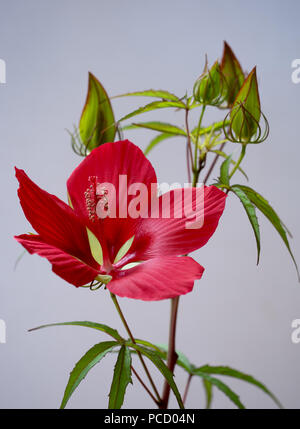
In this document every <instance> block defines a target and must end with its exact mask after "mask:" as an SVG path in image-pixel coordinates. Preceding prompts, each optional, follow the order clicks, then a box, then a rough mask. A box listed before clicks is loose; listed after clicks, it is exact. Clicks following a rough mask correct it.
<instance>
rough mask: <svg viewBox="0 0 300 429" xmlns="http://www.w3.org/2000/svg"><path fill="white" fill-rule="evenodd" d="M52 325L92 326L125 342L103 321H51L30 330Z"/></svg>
mask: <svg viewBox="0 0 300 429" xmlns="http://www.w3.org/2000/svg"><path fill="white" fill-rule="evenodd" d="M52 326H82V327H85V328H92V329H96V330H97V331H102V332H106V334H108V335H110V336H111V337H113V338H114V339H115V340H117V341H119V342H120V343H123V342H124V339H123V338H122V337H121V336H120V334H119V333H118V331H117V330H116V329H113V328H110V327H109V326H107V325H102V324H101V323H95V322H87V321H83V322H62V323H50V324H48V325H41V326H37V327H36V328H32V329H29V332H31V331H37V330H38V329H42V328H49V327H52Z"/></svg>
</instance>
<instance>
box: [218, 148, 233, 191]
mask: <svg viewBox="0 0 300 429" xmlns="http://www.w3.org/2000/svg"><path fill="white" fill-rule="evenodd" d="M231 158H232V155H228V156H227V158H226V159H225V161H223V163H222V165H221V168H220V182H221V184H222V185H226V186H229V167H230V164H231Z"/></svg>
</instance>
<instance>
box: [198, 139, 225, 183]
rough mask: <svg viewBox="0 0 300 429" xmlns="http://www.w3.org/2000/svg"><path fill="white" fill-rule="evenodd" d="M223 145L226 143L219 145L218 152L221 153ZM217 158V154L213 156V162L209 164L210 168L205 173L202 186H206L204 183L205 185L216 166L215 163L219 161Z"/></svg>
mask: <svg viewBox="0 0 300 429" xmlns="http://www.w3.org/2000/svg"><path fill="white" fill-rule="evenodd" d="M225 144H226V142H225V143H222V145H221V147H220V151H222V150H223V149H224V146H225ZM219 156H220V155H218V154H216V155H215V157H214V160H213V162H212V163H211V166H210V167H209V170H208V172H207V174H206V176H205V179H204V180H203V184H204V185H206V183H207V181H208V179H209V177H210V175H211V173H212V171H213V169H214V168H215V165H216V163H217V161H218V159H219Z"/></svg>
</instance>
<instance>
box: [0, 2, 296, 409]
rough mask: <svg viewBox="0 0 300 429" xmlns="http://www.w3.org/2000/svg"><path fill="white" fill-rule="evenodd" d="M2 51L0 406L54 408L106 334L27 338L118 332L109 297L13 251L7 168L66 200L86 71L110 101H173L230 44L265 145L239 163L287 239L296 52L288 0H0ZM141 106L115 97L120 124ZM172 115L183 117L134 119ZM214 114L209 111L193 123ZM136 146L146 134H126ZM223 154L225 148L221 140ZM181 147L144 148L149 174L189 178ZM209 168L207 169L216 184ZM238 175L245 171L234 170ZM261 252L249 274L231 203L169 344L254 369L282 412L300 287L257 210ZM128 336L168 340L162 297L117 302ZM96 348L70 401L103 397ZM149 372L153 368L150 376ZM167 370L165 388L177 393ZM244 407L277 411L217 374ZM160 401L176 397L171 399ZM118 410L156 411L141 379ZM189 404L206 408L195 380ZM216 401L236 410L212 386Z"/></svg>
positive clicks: (247, 252) (107, 367)
mask: <svg viewBox="0 0 300 429" xmlns="http://www.w3.org/2000/svg"><path fill="white" fill-rule="evenodd" d="M0 10H1V14H0V58H3V59H4V60H5V61H6V63H7V84H6V85H0V92H1V94H0V118H1V120H0V136H1V146H0V151H1V170H0V174H1V280H0V281H1V288H0V318H1V319H4V320H5V322H6V325H7V343H6V344H0V379H1V383H0V407H2V408H6V407H8V408H12V407H22V408H28V407H31V408H41V407H49V408H55V407H58V406H59V403H60V400H61V398H62V394H63V391H64V387H65V385H66V382H67V377H68V374H69V371H70V370H71V369H72V368H73V365H74V363H75V362H76V361H77V360H78V359H79V358H80V356H81V355H82V354H83V353H84V352H85V351H86V350H87V349H88V348H89V347H91V346H92V345H93V344H95V343H96V342H99V341H101V340H102V339H103V340H104V338H105V336H104V334H100V335H99V334H97V332H94V331H90V330H88V329H84V328H79V327H61V328H52V329H49V330H42V331H38V332H34V333H27V329H29V328H31V327H34V326H37V325H39V324H42V323H48V322H55V321H71V320H92V321H99V322H103V323H107V324H110V325H111V326H114V327H118V328H120V330H121V331H122V332H123V328H122V327H121V324H120V321H119V320H118V316H117V315H116V314H115V311H114V308H113V305H112V303H111V301H110V298H109V295H108V293H105V292H103V291H98V292H90V291H89V290H85V289H83V290H76V289H75V288H74V287H73V286H71V285H68V284H67V283H65V282H64V281H63V280H61V279H60V278H58V277H57V276H55V275H54V274H53V273H52V272H51V270H50V266H49V263H48V262H47V261H46V260H44V259H42V258H39V257H37V256H32V257H30V256H28V255H25V256H24V258H23V259H22V260H21V262H20V264H19V266H18V268H17V270H16V271H15V272H14V271H13V266H14V262H15V260H16V258H17V257H18V255H19V254H20V253H21V251H22V249H21V247H20V246H19V245H18V244H17V243H16V242H15V241H14V240H13V238H12V236H13V235H14V234H20V233H23V232H27V231H31V230H32V228H31V227H30V225H29V224H28V223H27V221H26V219H25V218H24V216H23V213H22V210H21V208H20V206H19V204H18V200H17V196H16V190H17V183H16V180H15V178H14V172H13V167H14V165H16V166H18V167H19V168H24V169H25V170H26V171H27V173H28V174H29V175H30V177H31V178H32V179H33V180H34V181H36V182H37V183H38V184H39V185H40V186H42V187H43V188H45V189H47V190H48V191H49V192H51V193H54V194H56V195H58V196H59V197H61V198H63V199H65V197H66V189H65V182H66V179H67V177H68V176H69V174H70V173H71V171H72V170H73V168H74V167H75V166H76V165H77V164H78V162H79V161H80V158H79V157H77V156H76V155H75V154H73V153H72V151H71V149H70V141H69V136H68V134H67V132H66V131H65V128H69V129H71V128H72V125H73V124H74V123H77V122H78V119H79V116H80V113H81V109H82V106H83V103H84V99H85V95H86V88H87V72H88V70H90V71H92V72H93V73H94V74H95V75H96V76H97V77H98V78H99V79H100V81H101V82H102V83H103V84H104V86H105V88H106V89H107V91H108V93H109V94H110V95H115V94H118V93H122V92H127V91H133V90H138V89H146V88H149V87H153V88H164V89H169V90H172V91H174V92H175V93H176V94H178V95H183V94H184V93H185V91H186V90H189V91H190V90H191V88H192V85H193V82H194V81H195V79H196V78H197V77H198V75H199V74H200V73H201V71H202V68H203V64H204V55H205V53H207V54H208V56H209V60H210V62H213V61H214V60H215V59H216V58H220V57H221V54H222V48H223V46H222V43H223V40H227V41H228V43H229V44H230V45H231V46H232V48H233V50H234V51H235V53H236V54H237V56H238V57H239V59H240V61H241V63H242V65H243V67H244V68H245V69H246V70H248V71H250V69H251V68H252V67H253V66H254V65H255V64H257V65H258V78H259V84H260V88H261V99H262V106H263V110H264V112H265V114H266V115H267V117H268V119H269V122H270V127H271V133H270V137H269V140H268V141H267V142H265V143H264V144H261V145H259V146H253V147H250V148H249V151H248V156H247V159H246V162H245V164H244V167H245V169H246V171H247V172H248V173H249V175H250V177H251V182H250V184H251V185H252V186H253V187H254V188H257V189H258V190H259V191H260V192H261V193H262V194H263V195H265V196H266V197H267V198H268V199H269V200H270V201H271V203H272V204H273V205H274V207H275V209H278V211H279V213H280V215H281V217H282V219H283V220H284V221H285V223H287V225H288V226H289V228H290V229H291V230H292V231H293V233H294V240H293V242H292V247H293V250H294V253H295V256H296V258H297V259H298V261H299V258H300V240H299V212H300V205H299V192H298V183H299V173H298V168H299V155H300V145H299V97H300V85H295V84H293V83H292V82H291V72H292V69H291V61H292V60H293V59H295V58H299V57H300V52H299V46H300V37H299V29H298V26H299V13H300V3H299V1H296V0H295V1H292V0H290V1H286V2H280V1H274V0H264V1H263V2H262V1H255V0H252V1H251V2H246V1H242V0H239V1H237V0H229V1H227V2H224V1H219V0H209V1H193V0H186V1H177V0H165V1H157V0H152V1H151V2H146V1H133V0H128V1H126V2H125V1H117V0H110V1H100V0H99V1H92V0H88V1H78V0H76V1H75V0H73V1H67V0H63V1H61V0H60V1H58V0H52V1H45V0H43V1H41V0H36V1H33V0H26V1H16V0H13V1H8V0H7V1H0ZM144 101H148V100H143V99H133V98H132V99H122V100H119V101H114V102H113V107H114V110H115V115H116V118H119V117H120V115H123V114H125V113H127V112H129V111H130V109H133V108H135V107H138V106H140V105H142V104H143V102H144ZM150 118H154V119H161V120H165V119H167V120H172V121H174V122H176V123H178V124H179V125H183V117H182V114H181V113H173V112H172V113H171V112H170V113H168V112H160V113H159V115H158V114H149V115H148V116H147V117H146V115H145V116H144V117H142V116H141V117H140V119H141V120H142V119H143V120H149V119H150ZM217 118H219V119H220V118H222V113H221V114H220V113H217V114H215V113H214V111H213V110H212V111H211V112H210V113H209V114H208V116H207V117H206V120H205V121H204V122H208V120H209V119H217ZM126 136H127V137H128V138H130V139H131V140H132V141H134V142H135V143H136V144H138V145H139V146H140V147H142V148H144V147H145V145H146V143H147V142H148V141H149V139H150V136H151V133H150V132H144V131H138V132H132V131H131V132H128V133H127V134H126ZM228 149H229V150H230V151H234V150H236V146H234V145H232V144H231V145H228ZM184 154H185V144H184V141H183V140H180V139H178V140H177V139H171V140H169V141H167V142H165V143H163V144H161V146H160V148H157V149H156V150H154V151H153V153H151V155H150V159H151V161H152V163H153V165H154V167H155V168H156V171H157V175H158V178H159V181H160V182H162V181H167V182H175V181H181V182H184V181H185V180H186V171H185V163H184V162H183V157H184ZM216 175H217V171H216V172H215V174H214V177H216ZM237 180H243V179H242V178H241V177H238V175H237ZM260 224H261V227H262V257H261V264H260V265H259V267H256V264H255V261H256V254H255V253H256V249H255V240H254V237H253V234H252V231H251V228H250V225H249V223H248V220H247V217H246V215H245V213H244V212H243V210H242V207H241V205H240V203H239V202H238V201H237V200H235V198H234V197H233V196H230V197H229V200H228V204H227V208H226V212H225V214H224V216H223V218H222V221H221V224H220V227H219V228H218V230H217V233H216V234H215V236H214V237H213V238H212V239H211V241H210V242H209V244H208V245H207V246H205V247H204V248H203V249H201V250H199V251H198V252H196V253H195V254H194V256H195V258H196V259H197V260H198V261H199V262H200V263H201V264H202V265H203V266H204V267H205V268H206V272H205V275H204V277H203V280H201V281H199V282H197V283H196V285H195V288H194V291H193V293H191V294H189V295H188V296H185V297H184V298H183V299H182V300H181V303H180V312H179V328H178V337H177V338H178V343H177V344H178V348H179V349H181V350H183V351H185V352H186V354H187V355H188V356H189V357H190V359H191V360H192V361H193V362H195V363H196V364H199V365H200V364H204V363H208V362H209V363H211V364H226V365H231V366H233V367H236V368H239V369H241V370H243V371H245V372H248V373H250V374H253V375H255V376H256V377H257V378H258V379H260V380H262V381H263V382H264V383H266V385H267V386H268V387H269V388H270V389H271V390H272V391H273V392H274V393H275V394H277V395H278V396H279V398H280V399H281V401H282V402H283V404H284V406H285V407H291V408H299V406H300V400H299V393H300V387H299V386H300V359H299V358H300V344H298V345H296V344H293V343H292V342H291V332H292V329H291V322H292V320H293V319H296V318H300V308H299V303H300V285H299V283H297V277H296V272H295V269H294V267H293V264H292V262H291V260H290V258H289V255H288V253H287V251H286V249H285V248H284V246H283V245H282V243H281V241H280V238H279V236H278V234H277V233H276V232H275V231H274V230H273V228H272V227H271V226H270V225H269V224H268V222H267V221H265V220H264V219H262V218H261V220H260ZM121 305H122V307H123V309H124V312H125V314H126V315H127V318H128V321H129V323H130V325H131V327H132V330H133V332H134V334H135V335H136V336H137V337H143V338H146V339H148V340H152V341H154V342H158V343H165V342H166V339H167V325H168V317H169V316H168V310H169V303H168V302H158V303H144V302H139V301H134V300H128V299H122V300H121ZM113 360H114V359H112V358H109V357H106V358H105V360H104V361H103V362H102V363H101V365H99V366H98V367H96V368H94V369H93V370H92V372H91V373H90V374H89V376H88V377H87V378H86V380H85V381H84V382H82V384H81V385H80V387H79V389H78V390H77V391H76V392H75V393H74V395H73V397H72V399H71V400H70V403H69V407H72V408H77V407H84V408H88V407H100V408H105V407H106V406H107V394H108V392H109V386H110V381H111V371H112V368H113ZM159 380H160V378H159V377H157V381H158V382H159ZM185 380H186V375H185V374H184V373H183V372H182V371H181V370H178V371H177V372H176V381H177V383H178V385H179V386H180V388H182V387H183V386H184V383H185ZM228 382H229V384H230V386H231V387H232V388H233V389H234V390H236V391H237V392H238V393H240V395H241V399H242V400H243V401H244V403H245V404H246V405H247V406H248V407H250V408H251V407H252V408H254V407H258V408H260V407H273V406H274V404H273V403H272V401H271V400H270V399H269V398H268V397H267V396H265V395H264V394H263V393H261V392H260V391H258V390H257V389H256V388H254V387H251V386H248V385H246V384H244V383H243V382H238V381H233V380H228ZM171 405H172V406H176V403H175V401H174V400H173V399H172V402H171ZM125 406H126V407H131V408H143V407H149V406H152V404H151V402H150V399H148V397H147V396H146V394H145V393H144V391H142V389H141V388H140V386H139V385H138V384H137V383H134V388H133V387H132V386H129V388H128V395H127V397H126V400H125ZM187 406H188V407H195V408H198V407H203V406H204V392H203V389H202V386H201V384H200V381H199V380H194V381H193V383H192V386H191V394H190V397H189V400H188V402H187ZM213 406H214V407H216V408H217V407H218V408H220V407H221V408H230V407H232V406H233V404H232V403H231V402H230V401H229V400H228V399H227V398H226V397H224V396H223V395H222V394H221V393H219V392H217V391H215V399H214V403H213Z"/></svg>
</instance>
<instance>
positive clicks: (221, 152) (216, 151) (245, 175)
mask: <svg viewBox="0 0 300 429" xmlns="http://www.w3.org/2000/svg"><path fill="white" fill-rule="evenodd" d="M210 152H213V153H215V154H217V155H219V156H221V157H222V158H225V159H227V157H228V155H227V154H226V153H225V152H223V151H221V150H218V149H211V150H210ZM231 164H233V165H235V164H236V162H235V161H234V160H233V159H231ZM238 170H239V171H240V172H241V173H242V174H243V176H244V177H245V178H246V179H247V180H249V177H248V176H247V174H246V173H245V171H244V170H243V169H242V168H241V167H238Z"/></svg>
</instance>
